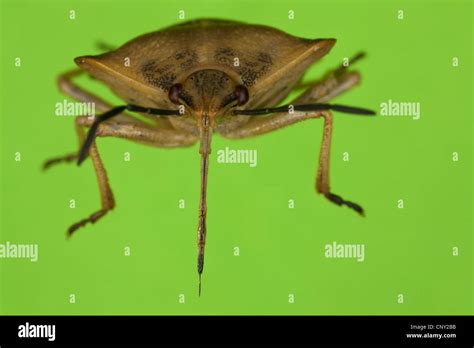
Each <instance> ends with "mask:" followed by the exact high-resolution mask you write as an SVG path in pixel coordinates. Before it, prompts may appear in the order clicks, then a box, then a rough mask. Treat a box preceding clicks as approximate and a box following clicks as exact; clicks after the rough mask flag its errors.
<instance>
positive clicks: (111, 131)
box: [68, 116, 197, 236]
mask: <svg viewBox="0 0 474 348" xmlns="http://www.w3.org/2000/svg"><path fill="white" fill-rule="evenodd" d="M76 120H77V124H78V126H81V127H84V128H87V127H90V126H91V125H92V123H93V122H94V120H93V119H91V118H89V117H86V116H83V117H77V118H76ZM96 136H97V137H108V136H110V137H118V138H123V139H128V140H132V141H137V142H140V143H143V144H146V145H150V146H156V147H182V146H190V145H192V144H194V143H195V142H196V140H197V137H196V136H194V135H190V134H184V133H182V132H179V131H172V130H169V129H160V128H156V127H151V126H149V125H147V124H145V123H142V124H139V123H130V122H126V123H124V122H120V121H116V120H114V121H109V122H106V123H102V124H100V125H99V127H98V129H97V133H96ZM89 156H90V157H91V159H92V163H93V165H94V169H95V171H96V176H97V181H98V183H99V190H100V197H101V203H102V205H101V209H100V210H98V211H96V212H95V213H93V214H91V215H90V216H89V217H87V218H85V219H82V220H81V221H79V222H77V223H75V224H73V225H72V226H71V227H70V228H69V229H68V236H71V235H72V234H73V233H74V232H75V231H76V230H77V229H79V228H80V227H83V226H84V225H86V224H87V223H89V222H90V223H95V222H96V221H97V220H99V219H100V218H101V217H103V216H104V215H105V214H106V213H107V212H108V211H109V210H112V209H113V208H114V206H115V201H114V196H113V193H112V190H111V188H110V185H109V180H108V177H107V172H106V170H105V168H104V165H103V164H102V160H101V158H100V155H99V152H98V150H97V145H96V142H95V139H94V141H93V142H92V144H91V146H90V147H89Z"/></svg>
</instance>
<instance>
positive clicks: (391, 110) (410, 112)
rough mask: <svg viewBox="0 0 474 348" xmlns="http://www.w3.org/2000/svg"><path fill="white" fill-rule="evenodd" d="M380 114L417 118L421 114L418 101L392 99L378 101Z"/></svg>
mask: <svg viewBox="0 0 474 348" xmlns="http://www.w3.org/2000/svg"><path fill="white" fill-rule="evenodd" d="M380 115H382V116H405V117H412V118H413V119H414V120H419V119H420V116H421V110H420V103H418V102H396V101H393V100H392V99H389V100H387V101H386V102H383V103H380Z"/></svg>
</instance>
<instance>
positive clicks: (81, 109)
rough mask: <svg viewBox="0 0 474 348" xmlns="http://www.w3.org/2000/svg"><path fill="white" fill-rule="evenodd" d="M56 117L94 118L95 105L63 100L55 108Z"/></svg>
mask: <svg viewBox="0 0 474 348" xmlns="http://www.w3.org/2000/svg"><path fill="white" fill-rule="evenodd" d="M55 114H56V116H89V117H95V103H92V102H90V103H86V102H71V101H68V100H67V99H64V100H63V101H62V102H57V103H56V106H55Z"/></svg>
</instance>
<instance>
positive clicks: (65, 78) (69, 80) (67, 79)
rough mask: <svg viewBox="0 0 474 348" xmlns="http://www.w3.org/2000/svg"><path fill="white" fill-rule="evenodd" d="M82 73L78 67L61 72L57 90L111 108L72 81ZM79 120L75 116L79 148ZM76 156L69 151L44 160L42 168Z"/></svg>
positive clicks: (81, 129) (74, 158) (81, 141)
mask: <svg viewBox="0 0 474 348" xmlns="http://www.w3.org/2000/svg"><path fill="white" fill-rule="evenodd" d="M83 73H84V71H82V70H80V69H74V70H70V71H67V72H65V73H64V74H61V75H60V76H59V77H58V80H57V83H58V88H59V90H60V91H61V92H62V93H64V94H65V95H67V96H69V97H72V98H74V99H76V100H79V101H81V102H87V103H94V105H95V107H96V108H97V109H98V110H101V111H105V110H108V109H111V108H112V105H111V104H109V103H107V102H106V101H104V100H103V99H101V98H99V97H97V96H95V95H94V94H92V93H89V92H87V91H86V90H84V89H83V88H81V87H79V86H78V85H77V84H76V83H74V81H73V79H74V78H75V77H77V76H79V75H81V74H83ZM116 118H118V119H122V120H126V119H130V118H131V117H129V116H127V115H125V114H124V115H123V116H122V115H119V116H116ZM81 122H82V121H81V117H76V123H75V127H76V133H77V135H78V139H79V149H80V148H81V146H82V143H83V142H84V139H85V135H84V129H83V126H82V125H81V124H80V123H81ZM77 158H78V152H71V153H68V154H66V155H64V156H59V157H54V158H51V159H48V160H46V161H45V162H44V164H43V169H48V168H50V167H51V166H54V165H56V164H60V163H71V162H75V161H77Z"/></svg>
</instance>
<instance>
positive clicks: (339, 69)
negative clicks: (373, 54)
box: [334, 52, 366, 76]
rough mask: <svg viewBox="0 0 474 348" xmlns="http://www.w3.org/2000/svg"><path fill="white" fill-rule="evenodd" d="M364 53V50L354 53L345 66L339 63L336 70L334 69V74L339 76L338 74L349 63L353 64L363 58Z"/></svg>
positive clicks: (341, 72) (346, 67) (343, 70)
mask: <svg viewBox="0 0 474 348" xmlns="http://www.w3.org/2000/svg"><path fill="white" fill-rule="evenodd" d="M365 55H366V54H365V52H358V53H356V54H355V55H353V56H352V57H351V58H349V62H348V64H347V66H346V65H344V64H341V65H340V66H339V67H338V68H337V69H336V70H334V75H335V76H340V75H342V74H344V73H345V72H346V71H347V69H348V68H349V67H350V66H351V65H353V64H354V63H355V62H357V61H358V60H360V59H362V58H365Z"/></svg>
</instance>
